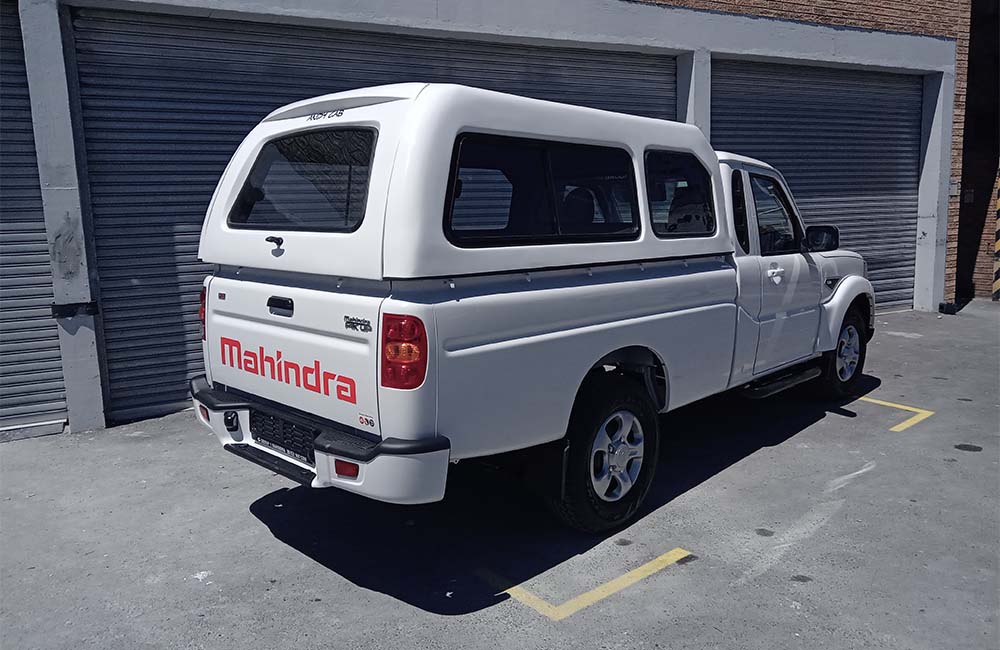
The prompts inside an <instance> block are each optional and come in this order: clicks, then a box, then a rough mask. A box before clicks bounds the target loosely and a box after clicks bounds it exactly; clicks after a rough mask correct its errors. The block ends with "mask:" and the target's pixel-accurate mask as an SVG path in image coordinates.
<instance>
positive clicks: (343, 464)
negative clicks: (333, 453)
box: [333, 458, 359, 478]
mask: <svg viewBox="0 0 1000 650" xmlns="http://www.w3.org/2000/svg"><path fill="white" fill-rule="evenodd" d="M358 470H359V467H358V464H357V463H349V462H347V461H346V460H340V459H339V458H334V459H333V471H335V472H337V476H346V477H347V478H358Z"/></svg>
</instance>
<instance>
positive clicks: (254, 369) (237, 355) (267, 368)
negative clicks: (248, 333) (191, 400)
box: [219, 336, 358, 404]
mask: <svg viewBox="0 0 1000 650" xmlns="http://www.w3.org/2000/svg"><path fill="white" fill-rule="evenodd" d="M219 343H220V354H221V356H222V365H224V366H229V367H231V368H238V369H239V370H242V371H243V372H246V373H249V374H251V375H258V376H260V377H267V378H269V379H272V380H274V381H280V382H281V383H283V384H288V385H289V386H295V387H296V388H302V389H303V390H307V391H309V392H311V393H317V394H319V393H322V394H323V395H326V396H328V397H329V396H330V395H331V394H332V395H333V396H335V397H336V398H337V399H339V400H340V401H342V402H348V403H350V404H357V403H358V386H357V383H356V382H355V381H354V380H353V379H351V378H350V377H348V376H346V375H338V374H336V373H332V372H330V371H328V370H324V369H323V366H322V364H321V363H320V361H319V360H318V359H314V360H313V362H312V364H308V365H307V364H300V363H295V362H294V361H288V360H287V359H282V358H281V350H275V352H274V356H271V355H268V354H267V353H266V351H265V350H264V346H259V347H258V348H257V350H251V349H248V348H246V349H245V348H244V347H243V344H242V343H241V342H240V341H239V340H237V339H231V338H229V337H226V336H223V337H220V339H219Z"/></svg>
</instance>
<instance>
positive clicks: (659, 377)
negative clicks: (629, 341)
mask: <svg viewBox="0 0 1000 650" xmlns="http://www.w3.org/2000/svg"><path fill="white" fill-rule="evenodd" d="M613 372H617V373H620V374H623V375H629V376H632V377H635V378H636V379H638V380H639V381H640V382H641V383H642V385H643V386H644V387H645V388H646V392H647V394H648V395H649V397H650V399H651V400H652V401H653V404H654V405H655V406H656V410H657V411H658V412H662V411H664V410H665V409H666V408H667V404H668V403H669V396H670V380H669V375H668V374H667V364H666V363H665V362H664V361H663V358H662V357H661V356H660V355H659V354H657V352H656V351H655V350H653V349H652V348H649V347H647V346H645V345H629V346H625V347H621V348H618V349H617V350H612V351H611V352H608V353H607V354H605V355H604V356H602V357H601V358H600V359H598V360H597V361H595V362H594V364H593V365H591V367H590V369H589V370H588V371H587V373H586V374H585V375H584V377H583V379H582V380H581V381H580V384H579V386H578V387H577V393H576V399H579V397H580V393H581V392H582V391H583V388H584V386H585V385H586V383H587V381H588V380H589V379H590V378H591V377H592V376H593V375H594V374H595V373H613ZM574 403H575V400H574Z"/></svg>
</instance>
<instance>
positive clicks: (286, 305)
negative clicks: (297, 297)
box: [267, 296, 295, 317]
mask: <svg viewBox="0 0 1000 650" xmlns="http://www.w3.org/2000/svg"><path fill="white" fill-rule="evenodd" d="M267 309H268V311H270V312H271V313H272V314H274V315H275V316H286V317H287V316H291V315H292V312H293V311H294V310H295V303H294V302H292V299H291V298H282V297H281V296H271V297H270V298H268V299H267Z"/></svg>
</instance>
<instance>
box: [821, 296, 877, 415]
mask: <svg viewBox="0 0 1000 650" xmlns="http://www.w3.org/2000/svg"><path fill="white" fill-rule="evenodd" d="M849 327H853V328H854V330H855V331H856V332H857V333H858V337H859V342H858V345H859V355H858V362H857V366H855V368H854V372H853V373H852V374H851V375H850V377H849V378H848V379H846V380H845V379H843V378H842V377H841V375H840V372H838V369H837V354H838V352H839V351H840V349H841V347H842V343H841V340H842V337H843V336H844V333H845V331H846V330H847V329H848V328H849ZM867 332H868V324H867V323H866V322H865V321H864V319H863V318H862V317H861V312H860V311H858V310H857V309H850V310H848V312H847V314H846V315H845V316H844V321H843V322H842V323H841V324H840V330H839V331H838V333H837V347H835V348H834V349H833V350H830V351H829V352H827V353H825V354H824V355H823V359H822V364H823V365H822V368H823V374H822V375H820V377H819V378H818V379H817V380H816V381H817V388H818V389H819V391H820V392H821V393H822V395H823V396H824V397H829V398H833V399H841V398H844V397H850V396H852V395H854V394H856V393H857V387H858V382H859V381H860V380H861V375H862V373H863V372H864V369H865V358H866V357H867V355H868V335H867Z"/></svg>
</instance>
